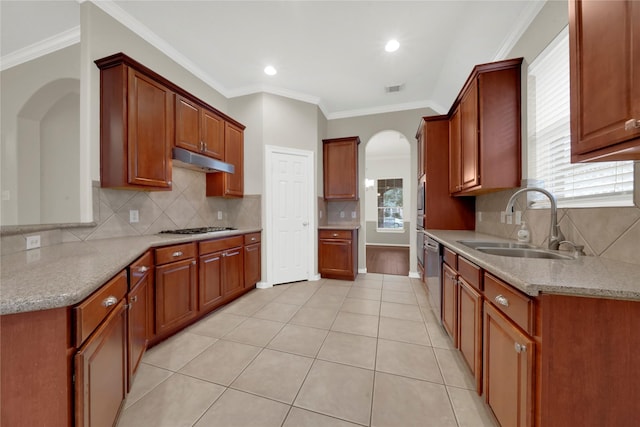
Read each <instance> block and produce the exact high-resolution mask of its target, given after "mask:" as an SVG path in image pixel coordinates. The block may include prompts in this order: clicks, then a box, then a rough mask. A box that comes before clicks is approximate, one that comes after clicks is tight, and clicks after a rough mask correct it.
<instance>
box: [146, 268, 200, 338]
mask: <svg viewBox="0 0 640 427" xmlns="http://www.w3.org/2000/svg"><path fill="white" fill-rule="evenodd" d="M196 274H197V266H196V261H195V260H193V259H186V260H183V261H178V262H173V263H170V264H166V265H162V266H159V267H156V332H157V333H158V334H159V335H160V334H163V333H165V332H168V331H171V330H174V329H177V328H179V327H180V326H182V325H184V324H185V323H186V322H188V321H189V320H191V319H193V318H194V317H195V316H196V315H197V309H198V307H197V293H196V291H197V290H196V280H197V277H196Z"/></svg>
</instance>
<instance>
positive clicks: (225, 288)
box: [222, 246, 244, 297]
mask: <svg viewBox="0 0 640 427" xmlns="http://www.w3.org/2000/svg"><path fill="white" fill-rule="evenodd" d="M243 290H244V253H243V251H242V246H236V247H234V248H231V249H227V250H226V251H224V252H223V253H222V294H223V295H224V296H225V297H228V296H230V295H235V294H238V293H240V292H242V291H243Z"/></svg>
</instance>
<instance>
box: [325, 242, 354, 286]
mask: <svg viewBox="0 0 640 427" xmlns="http://www.w3.org/2000/svg"><path fill="white" fill-rule="evenodd" d="M318 270H319V272H320V276H321V277H325V278H328V279H343V280H355V278H356V276H357V274H358V230H320V231H319V233H318Z"/></svg>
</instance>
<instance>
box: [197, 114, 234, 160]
mask: <svg viewBox="0 0 640 427" xmlns="http://www.w3.org/2000/svg"><path fill="white" fill-rule="evenodd" d="M200 117H201V123H200V127H201V133H202V142H203V146H204V147H203V148H204V149H203V152H202V153H203V154H204V155H206V156H209V157H213V158H214V159H219V160H222V159H224V155H225V152H224V146H225V121H224V119H223V118H222V117H220V116H219V115H217V114H216V113H214V112H213V111H209V110H207V109H202V114H201V116H200ZM232 143H234V144H237V142H232ZM234 164H235V163H234Z"/></svg>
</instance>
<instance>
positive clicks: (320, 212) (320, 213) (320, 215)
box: [318, 211, 322, 219]
mask: <svg viewBox="0 0 640 427" xmlns="http://www.w3.org/2000/svg"><path fill="white" fill-rule="evenodd" d="M318 213H319V215H318V216H319V217H320V219H322V211H319V212H318Z"/></svg>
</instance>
